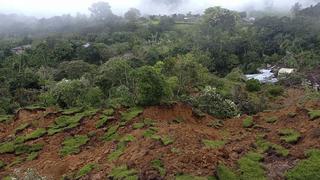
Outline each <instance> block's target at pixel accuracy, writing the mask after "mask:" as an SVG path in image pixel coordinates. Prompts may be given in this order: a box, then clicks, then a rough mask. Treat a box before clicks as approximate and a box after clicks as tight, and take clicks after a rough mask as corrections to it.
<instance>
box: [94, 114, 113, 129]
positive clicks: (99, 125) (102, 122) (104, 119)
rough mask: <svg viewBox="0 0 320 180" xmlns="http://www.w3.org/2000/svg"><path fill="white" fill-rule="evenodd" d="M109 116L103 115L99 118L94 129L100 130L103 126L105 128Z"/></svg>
mask: <svg viewBox="0 0 320 180" xmlns="http://www.w3.org/2000/svg"><path fill="white" fill-rule="evenodd" d="M109 118H110V117H109V116H106V115H103V116H101V117H100V119H99V121H98V122H97V123H96V128H97V129H99V128H102V127H103V126H105V125H106V124H107V122H108V120H109Z"/></svg>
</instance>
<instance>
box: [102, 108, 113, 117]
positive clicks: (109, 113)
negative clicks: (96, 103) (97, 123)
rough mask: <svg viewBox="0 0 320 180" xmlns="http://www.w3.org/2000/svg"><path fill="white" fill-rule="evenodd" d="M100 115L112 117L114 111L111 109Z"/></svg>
mask: <svg viewBox="0 0 320 180" xmlns="http://www.w3.org/2000/svg"><path fill="white" fill-rule="evenodd" d="M102 114H104V115H105V116H112V115H113V114H114V110H113V109H106V110H104V111H103V112H102Z"/></svg>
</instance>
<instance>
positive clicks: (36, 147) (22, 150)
mask: <svg viewBox="0 0 320 180" xmlns="http://www.w3.org/2000/svg"><path fill="white" fill-rule="evenodd" d="M43 146H44V145H43V144H32V145H28V144H19V145H16V146H15V154H16V155H20V154H30V153H33V152H38V151H41V150H42V148H43Z"/></svg>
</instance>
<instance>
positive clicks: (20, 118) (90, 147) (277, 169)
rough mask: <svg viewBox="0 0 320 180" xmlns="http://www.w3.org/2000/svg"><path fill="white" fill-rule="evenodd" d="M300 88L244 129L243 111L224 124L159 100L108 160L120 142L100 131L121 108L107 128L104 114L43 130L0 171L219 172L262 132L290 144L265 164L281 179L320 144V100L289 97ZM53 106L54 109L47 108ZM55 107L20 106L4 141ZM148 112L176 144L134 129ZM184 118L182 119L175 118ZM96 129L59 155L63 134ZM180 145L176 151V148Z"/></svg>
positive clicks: (51, 174)
mask: <svg viewBox="0 0 320 180" xmlns="http://www.w3.org/2000/svg"><path fill="white" fill-rule="evenodd" d="M300 93H301V92H298V91H292V92H289V94H288V97H287V98H285V100H284V101H281V102H282V103H283V104H285V106H286V107H285V108H282V109H279V110H275V111H270V112H269V111H268V112H262V113H259V114H257V115H255V116H254V121H255V124H256V127H255V128H251V129H245V128H243V127H242V121H243V119H244V118H245V116H242V117H240V118H234V119H229V120H225V123H224V126H223V127H222V128H220V129H216V128H212V127H208V124H209V123H210V122H212V121H214V120H215V118H213V117H211V116H209V115H206V116H205V117H204V118H197V117H195V116H194V115H193V113H192V108H191V107H190V106H188V105H184V104H180V103H178V104H175V105H171V106H155V107H149V108H146V109H145V110H144V112H143V114H141V115H140V116H138V117H136V118H134V119H133V120H132V121H130V123H128V124H127V125H126V126H125V127H121V128H120V129H119V130H118V132H119V134H120V135H125V134H131V135H133V136H134V137H135V141H134V142H129V143H128V144H127V147H126V150H125V152H124V154H123V155H121V156H120V157H119V159H118V160H116V161H114V162H112V163H111V162H108V160H107V156H108V154H110V153H111V152H112V151H113V150H114V149H115V148H116V142H104V141H102V140H101V139H100V137H101V136H102V135H103V134H104V132H105V131H106V130H107V128H108V127H110V126H112V125H114V124H116V123H118V122H119V121H120V115H119V112H117V113H116V115H115V120H113V121H110V122H109V123H108V124H107V126H106V127H105V128H102V129H96V127H95V124H96V122H97V121H98V119H99V117H100V114H99V113H97V114H96V115H95V116H93V117H91V118H85V119H83V120H82V122H81V125H80V126H79V127H78V128H75V129H72V130H69V131H66V132H62V133H58V134H56V135H53V136H47V135H46V136H44V137H42V138H39V139H37V140H34V141H31V142H29V143H36V142H42V143H44V144H45V146H44V148H43V150H42V151H40V155H39V157H38V158H37V159H36V160H33V161H30V162H24V163H21V164H18V165H15V166H14V167H11V168H6V169H5V170H0V177H3V176H5V175H8V174H10V173H12V172H14V171H15V170H17V169H20V170H22V171H23V170H25V169H27V168H32V169H35V170H36V171H37V172H38V173H39V174H40V175H41V176H46V177H47V179H61V177H62V176H63V175H65V174H68V173H71V172H76V171H77V170H79V169H80V168H81V167H83V166H84V165H86V164H88V163H95V164H97V165H98V166H99V168H97V169H95V170H94V171H93V172H92V173H90V175H88V176H87V177H85V178H83V179H105V178H106V177H107V175H108V173H110V171H111V169H112V168H113V167H114V166H118V165H127V166H128V167H129V168H133V169H136V170H137V171H138V172H139V177H140V179H163V178H164V179H173V178H174V176H175V175H176V174H178V173H185V174H190V175H194V176H210V175H214V174H215V169H216V167H217V165H218V164H220V163H224V164H225V165H228V166H229V167H233V168H234V169H236V168H237V160H238V159H239V158H241V157H242V156H243V155H244V154H246V153H247V152H249V151H252V150H254V148H255V147H254V144H255V142H256V137H257V135H259V134H264V135H265V136H266V138H267V140H268V141H270V142H272V143H275V144H279V145H282V146H284V147H286V148H288V149H289V150H290V155H289V157H287V158H283V157H278V156H276V155H275V154H274V153H272V152H269V153H266V154H265V160H264V163H263V164H264V167H265V169H266V171H267V174H268V177H269V178H270V179H283V173H284V172H285V171H286V170H288V169H289V168H291V167H293V166H294V165H295V164H296V162H297V160H299V159H303V158H304V152H305V150H307V149H311V148H320V143H319V138H320V125H319V122H320V120H315V121H309V117H308V114H307V109H309V108H313V109H320V102H309V103H306V104H305V105H297V101H298V98H296V99H293V98H292V99H290V100H287V99H288V98H290V97H294V96H297V95H299V96H300V95H301V94H300ZM49 112H51V113H49ZM52 112H54V110H52V109H50V110H46V111H43V110H32V111H31V110H21V111H19V112H18V113H17V115H16V117H15V119H14V121H13V122H11V123H9V124H0V139H1V141H0V142H3V141H6V140H8V139H10V138H13V135H12V134H13V131H14V129H15V128H16V127H18V126H19V125H21V124H22V123H27V122H29V123H31V124H32V125H31V126H30V128H28V129H26V130H24V131H23V132H21V134H24V133H27V132H30V131H32V130H34V129H36V128H38V127H48V126H49V125H50V124H52V123H53V122H54V120H55V118H57V117H59V116H60V115H61V114H60V113H52ZM290 112H293V113H296V114H297V115H296V116H295V117H293V118H292V117H289V116H288V114H289V113H290ZM274 116H275V117H277V118H278V119H279V120H278V121H277V122H276V123H274V124H269V123H266V121H265V118H267V117H274ZM144 118H150V119H153V120H154V121H155V123H156V125H155V127H156V128H157V129H158V133H157V134H159V135H167V136H170V137H171V138H172V139H174V142H173V144H170V145H168V146H164V145H163V144H162V143H161V142H160V141H156V140H153V139H151V138H145V137H143V132H144V131H145V130H147V128H143V129H137V130H134V129H133V127H132V125H133V124H134V123H135V122H140V121H142V119H144ZM177 118H180V119H182V120H183V122H181V123H174V120H175V119H177ZM284 128H293V129H296V130H298V131H299V132H300V133H301V135H302V138H301V139H300V140H299V141H298V142H297V143H296V144H294V145H292V144H287V143H284V142H282V141H281V140H280V137H279V135H278V132H279V131H280V130H281V129H284ZM92 132H95V133H94V135H92V137H91V138H90V142H89V143H88V144H86V145H85V146H83V147H82V148H81V152H80V153H79V154H77V155H70V156H66V157H61V156H60V155H59V150H60V148H61V143H62V142H63V140H64V138H65V137H68V136H72V135H78V134H81V135H84V134H88V133H92ZM204 139H208V140H224V141H226V144H225V146H224V147H223V148H218V149H208V148H206V147H205V146H204V144H203V143H202V140H204ZM173 148H174V149H175V150H178V152H173V151H172V149H173ZM14 159H15V155H14V154H1V155H0V160H2V161H4V162H7V163H11V162H13V161H14ZM155 159H161V160H162V161H163V164H164V167H165V169H166V176H165V177H161V176H160V175H159V173H158V172H157V171H156V170H155V169H154V168H152V165H151V161H153V160H155Z"/></svg>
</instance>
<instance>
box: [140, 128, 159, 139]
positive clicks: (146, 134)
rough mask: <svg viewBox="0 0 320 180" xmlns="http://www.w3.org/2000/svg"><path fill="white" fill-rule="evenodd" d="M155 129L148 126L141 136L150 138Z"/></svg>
mask: <svg viewBox="0 0 320 180" xmlns="http://www.w3.org/2000/svg"><path fill="white" fill-rule="evenodd" d="M156 132H157V131H156V130H155V129H152V128H149V129H147V130H146V131H144V133H143V137H146V138H151V137H152V136H153V135H154V134H155V133H156Z"/></svg>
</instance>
